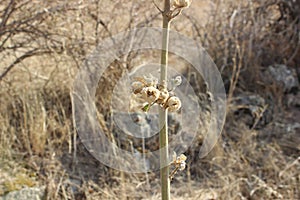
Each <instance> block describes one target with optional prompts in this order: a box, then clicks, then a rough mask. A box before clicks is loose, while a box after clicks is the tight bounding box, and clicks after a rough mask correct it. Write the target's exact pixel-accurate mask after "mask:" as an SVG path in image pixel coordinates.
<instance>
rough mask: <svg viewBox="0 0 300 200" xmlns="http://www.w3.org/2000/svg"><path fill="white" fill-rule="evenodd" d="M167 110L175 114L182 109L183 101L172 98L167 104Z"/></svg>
mask: <svg viewBox="0 0 300 200" xmlns="http://www.w3.org/2000/svg"><path fill="white" fill-rule="evenodd" d="M165 108H166V109H168V111H170V112H175V111H177V110H179V109H180V108H181V101H180V99H179V98H178V97H170V98H169V99H168V100H167V103H166V104H165Z"/></svg>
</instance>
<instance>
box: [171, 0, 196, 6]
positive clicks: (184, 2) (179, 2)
mask: <svg viewBox="0 0 300 200" xmlns="http://www.w3.org/2000/svg"><path fill="white" fill-rule="evenodd" d="M191 2H192V0H174V1H173V6H174V7H175V8H187V7H189V6H190V5H191Z"/></svg>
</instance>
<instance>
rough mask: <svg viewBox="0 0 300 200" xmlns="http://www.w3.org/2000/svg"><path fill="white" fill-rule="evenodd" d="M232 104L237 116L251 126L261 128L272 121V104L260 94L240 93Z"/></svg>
mask: <svg viewBox="0 0 300 200" xmlns="http://www.w3.org/2000/svg"><path fill="white" fill-rule="evenodd" d="M232 104H233V106H232V109H233V111H234V113H235V114H236V116H237V118H238V119H239V120H240V121H244V122H245V124H247V125H249V126H250V127H251V128H261V127H263V126H265V125H266V124H268V123H270V122H271V121H272V109H271V107H272V105H269V104H268V103H267V102H266V100H265V99H264V98H263V97H261V96H259V95H258V94H243V95H240V96H238V97H236V98H235V99H234V100H233V101H232ZM257 125H258V126H257Z"/></svg>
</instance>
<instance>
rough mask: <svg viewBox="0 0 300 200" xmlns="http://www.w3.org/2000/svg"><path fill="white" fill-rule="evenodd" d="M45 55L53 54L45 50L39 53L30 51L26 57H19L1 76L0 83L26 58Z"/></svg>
mask: <svg viewBox="0 0 300 200" xmlns="http://www.w3.org/2000/svg"><path fill="white" fill-rule="evenodd" d="M45 53H51V51H49V50H45V51H37V49H34V50H31V51H28V52H27V53H25V54H24V55H22V56H20V57H18V58H17V59H16V60H15V61H14V62H13V63H11V64H10V65H9V66H8V67H7V68H6V69H5V70H4V72H3V73H2V74H1V75H0V81H1V80H2V79H3V78H4V77H5V76H6V75H7V74H8V72H10V71H11V70H12V69H13V68H14V67H15V66H16V65H17V64H18V63H20V62H22V61H23V60H25V59H26V58H29V57H31V56H35V55H42V54H45Z"/></svg>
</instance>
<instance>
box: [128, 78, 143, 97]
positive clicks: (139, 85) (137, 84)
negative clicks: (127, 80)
mask: <svg viewBox="0 0 300 200" xmlns="http://www.w3.org/2000/svg"><path fill="white" fill-rule="evenodd" d="M131 88H132V91H133V93H134V94H138V93H140V92H141V91H142V90H143V88H144V84H143V83H142V82H140V81H134V82H133V83H132V84H131Z"/></svg>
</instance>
